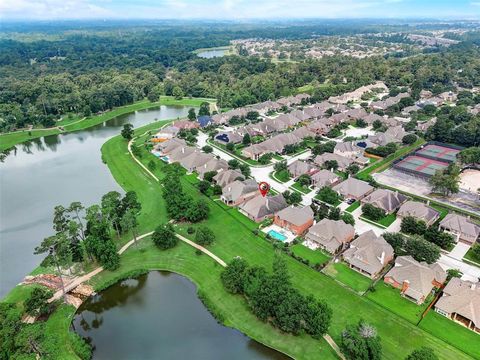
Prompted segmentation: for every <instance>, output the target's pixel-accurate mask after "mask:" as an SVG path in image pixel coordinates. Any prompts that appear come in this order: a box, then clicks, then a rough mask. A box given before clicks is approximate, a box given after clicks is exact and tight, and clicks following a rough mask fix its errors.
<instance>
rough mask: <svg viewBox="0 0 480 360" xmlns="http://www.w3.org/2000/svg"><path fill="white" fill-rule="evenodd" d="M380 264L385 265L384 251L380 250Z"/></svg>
mask: <svg viewBox="0 0 480 360" xmlns="http://www.w3.org/2000/svg"><path fill="white" fill-rule="evenodd" d="M380 264H382V265H385V251H382V256H381V257H380Z"/></svg>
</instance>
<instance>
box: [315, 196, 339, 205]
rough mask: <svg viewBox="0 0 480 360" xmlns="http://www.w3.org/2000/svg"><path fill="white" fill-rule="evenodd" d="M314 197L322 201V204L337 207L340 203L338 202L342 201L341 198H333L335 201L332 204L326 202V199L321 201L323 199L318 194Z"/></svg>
mask: <svg viewBox="0 0 480 360" xmlns="http://www.w3.org/2000/svg"><path fill="white" fill-rule="evenodd" d="M315 199H317V200H319V201H321V202H322V203H324V204H327V205H332V206H334V207H337V206H338V205H340V204H341V203H342V200H341V199H337V200H335V202H334V203H333V204H330V203H328V202H326V201H323V200H322V199H321V198H320V195H318V194H317V195H315Z"/></svg>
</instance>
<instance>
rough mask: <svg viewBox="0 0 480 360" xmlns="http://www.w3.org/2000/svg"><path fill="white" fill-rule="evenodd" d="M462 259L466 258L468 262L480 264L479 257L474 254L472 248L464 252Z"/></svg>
mask: <svg viewBox="0 0 480 360" xmlns="http://www.w3.org/2000/svg"><path fill="white" fill-rule="evenodd" d="M464 259H467V260H468V261H469V262H471V263H472V264H474V265H476V266H480V259H479V258H477V257H476V256H475V254H474V253H473V250H472V249H471V248H470V249H469V250H468V251H467V253H466V254H465V257H464Z"/></svg>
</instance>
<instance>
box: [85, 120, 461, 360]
mask: <svg viewBox="0 0 480 360" xmlns="http://www.w3.org/2000/svg"><path fill="white" fill-rule="evenodd" d="M137 131H138V133H140V132H141V131H144V130H143V129H140V130H137ZM102 153H103V157H104V159H105V160H106V161H107V164H108V165H109V167H110V169H111V171H112V173H113V175H114V177H115V179H117V181H118V182H119V183H120V184H121V185H122V186H123V187H124V188H125V190H136V191H137V193H138V194H139V199H140V200H141V201H142V202H144V201H145V203H144V204H143V208H144V210H145V212H146V213H147V214H148V216H149V219H148V220H147V221H149V222H150V223H151V225H152V228H153V227H154V226H155V225H156V224H159V223H162V222H164V221H166V220H167V219H166V218H165V217H164V214H165V212H164V210H162V207H163V206H162V202H163V200H162V198H161V194H160V189H159V186H155V185H156V184H152V182H151V181H150V180H149V179H147V178H146V175H145V174H144V173H143V171H142V170H140V168H139V167H138V165H136V169H135V168H131V165H135V164H134V163H133V161H132V160H131V159H128V156H126V155H125V153H126V142H125V141H123V140H122V139H121V138H119V137H116V138H113V139H111V140H109V141H108V142H107V143H106V144H105V145H104V147H103V148H102ZM150 158H151V157H150V155H149V154H145V155H144V156H142V162H145V163H147V162H148V161H149V160H150ZM158 164H160V161H158ZM161 172H162V169H161V165H159V166H158V167H157V169H156V170H155V174H156V175H157V176H158V175H159V174H161ZM182 183H183V185H184V189H185V191H186V192H188V193H190V194H191V195H192V196H194V197H199V196H201V195H200V194H199V193H198V191H197V189H195V188H194V187H193V185H191V184H190V183H189V182H187V181H186V180H184V179H183V180H182ZM140 192H144V193H142V194H140ZM205 199H207V198H205ZM207 201H209V205H210V208H211V215H210V217H209V219H208V220H207V221H205V222H204V223H203V225H206V226H208V227H210V228H211V229H212V230H213V231H214V232H215V234H216V236H217V241H216V242H215V243H214V244H213V245H211V246H210V247H209V249H210V250H211V251H212V252H213V253H214V254H216V255H217V256H219V257H220V258H222V259H223V260H225V261H227V262H228V261H230V260H231V259H233V258H234V257H235V256H241V257H242V258H244V259H246V260H247V261H248V262H249V263H250V264H252V265H262V266H266V267H270V265H271V261H272V259H273V254H274V250H273V248H272V245H271V244H270V243H268V242H266V241H265V240H263V239H261V238H260V237H257V236H255V235H254V234H253V233H252V229H251V228H249V227H248V226H246V225H244V224H243V223H240V222H239V221H238V219H237V218H236V217H235V216H232V215H231V214H230V212H229V211H226V210H225V209H224V208H223V207H222V206H221V205H220V204H219V203H218V202H215V201H213V200H211V199H207ZM151 209H157V210H151ZM142 212H143V211H142ZM140 221H144V220H143V217H142V218H141V219H140ZM142 226H145V225H143V224H142ZM152 228H150V229H148V230H151V229H152ZM145 241H147V240H145ZM142 246H143V245H142ZM145 246H146V245H145ZM180 246H182V245H180ZM179 249H181V247H179V248H178V249H177V248H176V249H174V250H173V251H175V252H176V251H180V250H179ZM137 251H140V250H137V249H136V248H135V247H133V248H132V249H131V250H128V251H127V252H126V253H125V254H124V255H123V256H122V266H121V268H120V269H124V267H125V261H128V260H126V259H128V257H129V256H134V255H130V254H131V253H135V252H137ZM150 252H152V254H150ZM168 254H169V253H168V252H166V253H162V252H160V251H157V250H156V249H154V248H151V247H148V246H147V247H146V248H145V249H144V250H143V251H142V252H141V254H140V255H137V256H138V258H136V259H134V260H132V261H131V268H129V269H128V270H134V269H135V268H138V269H140V268H143V267H145V266H146V264H147V263H148V261H147V260H148V259H149V257H150V256H156V257H157V259H160V258H161V259H162V260H161V262H160V260H158V261H159V262H157V263H156V264H155V268H161V269H165V270H174V271H179V272H180V269H179V267H180V266H182V267H183V269H187V267H188V266H189V265H188V264H187V263H188V262H190V261H193V260H192V259H191V257H197V255H195V254H194V251H193V250H191V253H190V254H191V257H188V256H186V255H185V254H184V255H183V256H181V257H178V258H176V259H175V261H171V262H170V261H169V258H170V257H171V256H168ZM170 255H171V254H170ZM201 258H202V259H203V258H204V257H203V256H201ZM205 258H206V257H205ZM124 259H125V260H124ZM207 260H208V261H207V262H208V263H210V264H212V265H211V266H213V261H212V260H211V259H207ZM285 260H286V261H287V265H288V268H289V270H290V274H291V278H292V282H293V284H294V285H295V287H297V288H298V289H299V290H300V291H301V292H302V293H304V294H313V295H314V296H316V297H317V298H322V299H325V300H327V301H328V302H329V303H330V304H332V308H333V319H332V325H331V327H330V330H329V333H330V334H331V335H332V337H333V338H334V340H335V341H337V342H339V340H340V334H341V332H342V330H343V329H344V327H345V325H346V324H348V323H352V322H356V321H358V320H359V319H360V318H363V319H367V320H368V321H369V322H370V323H372V324H373V325H374V326H375V327H376V328H377V329H378V332H379V334H380V336H381V338H382V346H383V349H384V354H385V356H384V357H385V359H398V358H403V357H405V356H406V355H407V354H409V353H410V352H411V351H412V350H413V349H416V348H418V347H420V346H430V347H432V348H435V349H437V353H438V355H439V356H440V358H443V359H449V358H456V359H467V358H468V356H466V355H465V354H464V353H462V352H461V351H458V350H457V349H455V348H453V347H451V346H449V345H447V344H445V342H443V341H441V340H439V339H438V338H436V337H434V336H432V335H430V334H428V333H426V332H424V331H423V330H421V329H419V328H418V327H415V326H413V325H412V324H411V323H409V322H408V321H406V320H405V319H403V318H401V317H399V316H397V315H395V314H394V313H393V312H391V311H389V310H387V309H385V308H383V307H381V306H378V305H376V304H375V303H373V302H372V301H370V300H369V299H367V298H366V297H361V296H357V295H355V294H354V293H352V292H351V291H350V290H348V289H345V288H344V287H342V286H341V285H339V284H337V283H336V282H335V281H334V280H333V279H331V278H329V277H328V276H326V275H324V274H320V273H318V272H317V271H315V270H313V269H311V268H309V267H307V266H305V265H303V264H301V263H300V262H298V261H296V260H295V259H293V258H291V257H288V256H286V255H285ZM192 267H193V270H192V273H189V272H187V270H184V272H181V273H183V274H184V275H186V276H188V277H190V278H192V279H193V280H194V281H195V282H196V283H197V285H199V287H200V288H201V289H202V290H204V292H206V293H207V294H208V296H209V298H210V300H211V304H213V305H214V306H215V307H217V308H219V309H222V308H224V309H227V307H228V309H230V308H231V309H233V308H234V307H235V306H240V305H239V304H237V301H240V300H238V299H237V297H235V296H231V295H229V294H226V293H225V292H224V291H222V290H220V289H221V282H220V279H219V276H218V274H219V272H218V271H213V270H212V268H203V265H202V264H195V266H192ZM120 271H123V270H118V271H116V272H114V273H112V274H111V275H110V276H112V277H115V276H118V275H119V274H120ZM107 274H108V273H104V274H101V275H100V276H107ZM203 274H204V275H203ZM200 275H202V276H205V278H200ZM94 281H97V280H96V279H94ZM209 284H211V285H209ZM208 286H211V288H208ZM209 289H218V293H216V292H213V291H211V290H209ZM217 295H218V298H217ZM240 302H242V301H240ZM235 304H237V305H235ZM241 306H245V305H241ZM224 316H225V323H226V324H235V327H237V324H238V327H239V328H240V329H241V330H242V331H244V332H245V333H246V334H247V335H249V336H251V337H253V338H255V339H258V340H260V341H262V342H264V343H265V344H267V345H269V346H274V347H277V344H278V349H280V350H284V349H287V350H286V352H287V353H288V354H290V355H292V356H294V357H296V358H299V359H304V358H309V357H310V356H314V357H316V358H318V357H319V356H321V355H319V354H318V352H319V351H320V352H325V353H328V352H327V350H325V348H324V346H325V345H324V344H325V343H324V342H323V341H322V342H318V341H315V340H313V339H311V338H303V337H298V338H297V337H291V343H290V342H289V343H288V345H287V346H284V345H282V344H283V343H284V341H283V339H284V336H285V339H287V338H288V339H290V337H289V336H286V335H284V334H280V333H279V332H277V331H276V330H274V329H273V328H270V327H269V326H267V325H265V324H263V323H262V322H259V321H257V320H256V319H253V318H252V320H251V322H249V321H248V318H249V316H250V317H251V315H249V314H248V313H247V312H245V313H242V315H238V316H239V319H238V320H235V318H236V316H237V315H236V314H235V313H231V312H230V310H226V311H225V313H224ZM242 324H243V325H242ZM266 328H268V330H267V329H266ZM256 334H261V336H262V339H259V338H258V337H257V335H256ZM279 339H280V340H281V341H279ZM297 341H298V342H297ZM293 344H295V345H296V344H300V345H299V346H295V345H293ZM306 344H308V346H307V345H306ZM312 347H314V348H316V349H317V350H316V352H317V353H316V354H314V355H312ZM313 353H315V351H314V352H313ZM329 354H331V353H329ZM327 356H328V355H327ZM330 357H331V356H330Z"/></svg>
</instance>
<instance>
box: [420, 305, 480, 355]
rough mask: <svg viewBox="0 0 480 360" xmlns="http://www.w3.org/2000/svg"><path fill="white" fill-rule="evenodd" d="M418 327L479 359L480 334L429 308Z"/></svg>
mask: <svg viewBox="0 0 480 360" xmlns="http://www.w3.org/2000/svg"><path fill="white" fill-rule="evenodd" d="M420 328H422V329H424V330H426V331H428V332H430V333H432V334H434V335H435V336H437V337H438V338H440V339H442V340H444V341H445V342H447V343H449V344H451V345H453V346H457V347H458V348H460V349H462V350H463V351H464V352H466V353H467V354H469V355H470V356H472V357H473V358H474V359H480V334H476V333H474V332H473V331H471V330H468V329H467V328H465V327H463V326H462V325H460V324H457V323H455V322H454V321H452V320H450V319H448V318H446V317H445V316H442V315H440V314H437V313H436V312H435V311H433V310H431V311H429V312H428V314H427V316H425V318H424V319H423V320H422V321H421V322H420Z"/></svg>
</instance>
